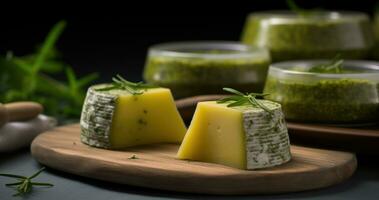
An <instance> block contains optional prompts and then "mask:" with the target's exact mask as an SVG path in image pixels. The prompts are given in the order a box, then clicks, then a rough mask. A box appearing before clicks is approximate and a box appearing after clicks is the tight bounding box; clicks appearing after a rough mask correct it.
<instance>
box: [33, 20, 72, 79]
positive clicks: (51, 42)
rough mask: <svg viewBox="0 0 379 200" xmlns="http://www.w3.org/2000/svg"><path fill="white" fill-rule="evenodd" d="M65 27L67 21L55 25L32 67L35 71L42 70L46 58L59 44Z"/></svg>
mask: <svg viewBox="0 0 379 200" xmlns="http://www.w3.org/2000/svg"><path fill="white" fill-rule="evenodd" d="M65 27H66V21H60V22H58V23H57V24H55V25H54V27H53V28H52V29H51V30H50V32H49V33H48V35H47V37H46V39H45V41H44V43H43V45H42V47H41V49H40V51H39V52H38V54H37V57H36V60H35V62H34V64H33V67H32V68H33V71H35V72H37V71H38V70H39V69H40V67H41V66H42V63H44V62H45V60H46V57H47V56H48V54H49V52H51V50H52V49H53V47H54V46H55V43H56V42H57V40H58V38H59V36H60V35H61V34H62V32H63V30H64V29H65Z"/></svg>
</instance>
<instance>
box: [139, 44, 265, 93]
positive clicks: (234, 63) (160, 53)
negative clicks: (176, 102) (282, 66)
mask: <svg viewBox="0 0 379 200" xmlns="http://www.w3.org/2000/svg"><path fill="white" fill-rule="evenodd" d="M270 63H271V60H270V55H269V52H268V50H267V49H265V48H259V47H251V46H248V45H244V44H241V43H239V42H227V41H196V42H176V43H165V44H158V45H154V46H152V47H150V48H149V52H148V57H147V60H146V63H145V70H144V79H145V81H146V82H147V83H150V84H155V85H159V86H161V87H167V88H170V89H171V91H172V92H173V94H174V96H175V98H182V97H188V96H194V95H203V94H220V93H223V91H222V89H221V88H223V87H232V88H235V89H237V90H242V91H255V92H261V91H262V89H263V86H264V83H265V79H266V75H267V70H268V66H269V65H270Z"/></svg>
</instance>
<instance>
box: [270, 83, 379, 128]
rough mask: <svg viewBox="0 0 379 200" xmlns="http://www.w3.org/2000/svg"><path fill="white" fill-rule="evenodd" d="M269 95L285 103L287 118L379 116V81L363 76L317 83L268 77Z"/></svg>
mask: <svg viewBox="0 0 379 200" xmlns="http://www.w3.org/2000/svg"><path fill="white" fill-rule="evenodd" d="M264 92H265V93H269V94H270V95H268V96H265V98H266V99H269V100H272V101H276V102H278V103H281V104H282V108H283V112H284V114H285V116H286V119H288V120H293V121H301V122H322V123H367V122H375V121H377V120H378V118H379V96H378V95H379V85H378V84H377V83H374V82H371V81H368V80H362V79H337V80H320V81H318V82H316V83H307V82H305V81H304V83H299V81H297V82H295V81H290V80H278V79H277V78H275V77H272V76H269V77H268V78H267V82H266V86H265V89H264Z"/></svg>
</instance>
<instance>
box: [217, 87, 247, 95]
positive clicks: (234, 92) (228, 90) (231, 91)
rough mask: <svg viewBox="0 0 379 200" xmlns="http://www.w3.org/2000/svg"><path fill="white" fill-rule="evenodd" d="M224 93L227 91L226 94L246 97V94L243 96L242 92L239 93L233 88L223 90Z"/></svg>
mask: <svg viewBox="0 0 379 200" xmlns="http://www.w3.org/2000/svg"><path fill="white" fill-rule="evenodd" d="M222 89H223V90H224V91H226V92H230V93H233V94H235V95H240V96H241V95H242V96H243V95H245V94H243V93H242V92H240V91H238V90H235V89H233V88H222Z"/></svg>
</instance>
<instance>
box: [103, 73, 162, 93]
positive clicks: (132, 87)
mask: <svg viewBox="0 0 379 200" xmlns="http://www.w3.org/2000/svg"><path fill="white" fill-rule="evenodd" d="M112 81H113V83H112V86H108V87H104V88H99V89H96V91H110V90H126V91H127V92H129V93H130V94H132V95H141V94H143V93H144V92H145V91H146V90H147V89H149V88H156V87H157V86H154V85H150V84H145V83H143V82H137V83H134V82H130V81H128V80H126V79H124V78H123V77H122V76H120V75H119V74H117V75H116V77H113V78H112Z"/></svg>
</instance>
